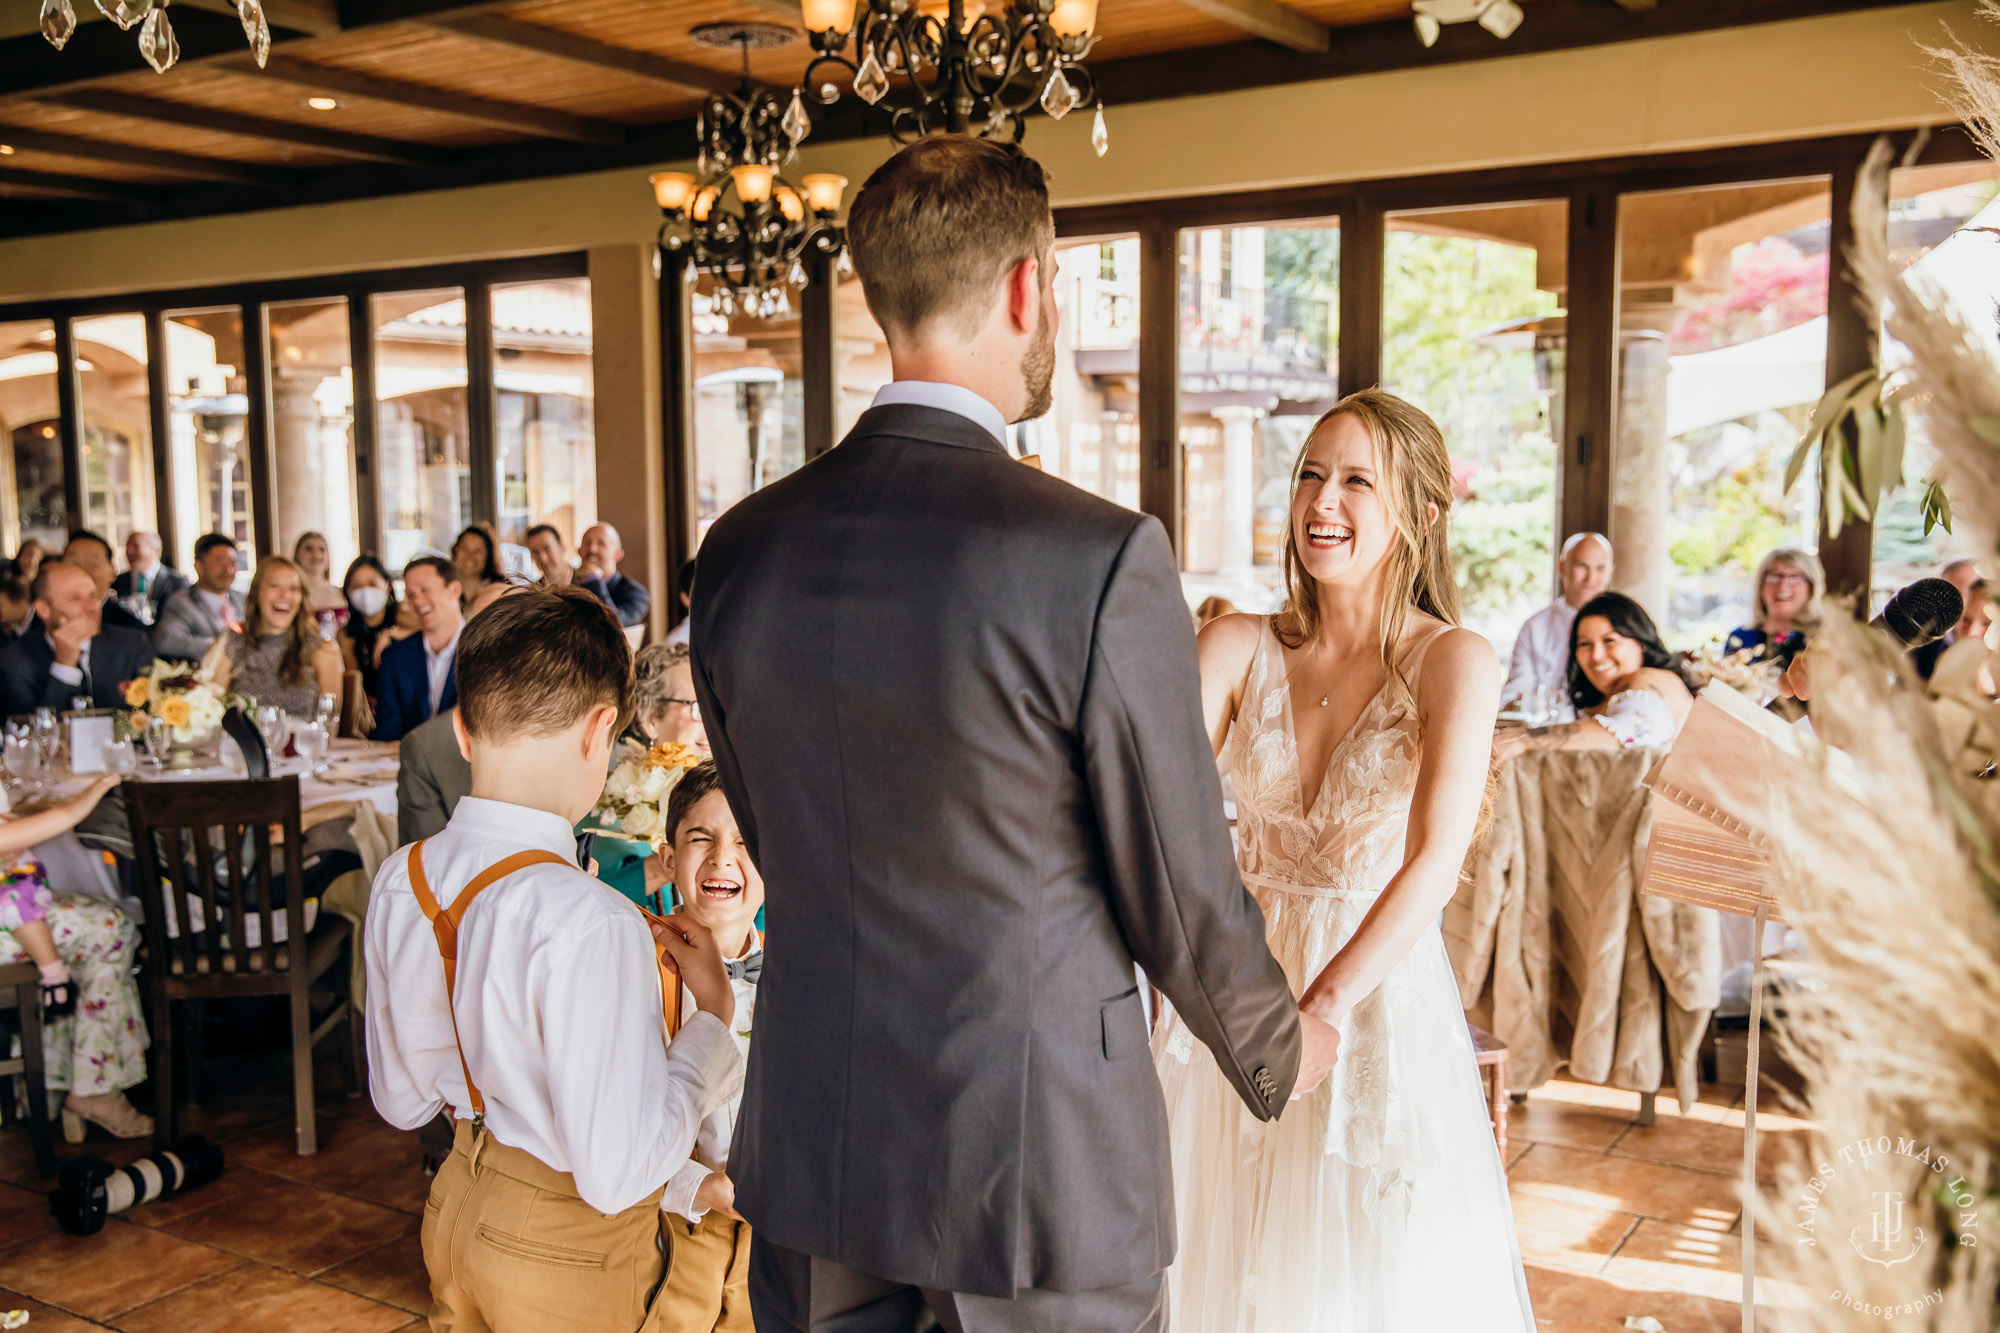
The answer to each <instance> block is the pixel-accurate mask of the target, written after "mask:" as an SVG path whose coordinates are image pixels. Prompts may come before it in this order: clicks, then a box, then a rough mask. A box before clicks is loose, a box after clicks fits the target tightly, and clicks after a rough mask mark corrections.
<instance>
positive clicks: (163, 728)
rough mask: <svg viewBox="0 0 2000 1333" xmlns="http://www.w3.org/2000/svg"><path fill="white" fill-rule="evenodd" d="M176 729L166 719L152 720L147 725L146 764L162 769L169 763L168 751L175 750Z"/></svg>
mask: <svg viewBox="0 0 2000 1333" xmlns="http://www.w3.org/2000/svg"><path fill="white" fill-rule="evenodd" d="M173 744H174V729H173V728H172V727H170V726H168V725H167V723H166V720H165V719H164V718H157V717H156V718H152V719H150V720H149V721H148V722H147V723H146V762H147V764H149V765H151V766H152V767H154V768H160V767H162V766H164V765H165V764H166V762H167V751H168V750H170V749H172V748H173Z"/></svg>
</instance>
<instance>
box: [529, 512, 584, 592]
mask: <svg viewBox="0 0 2000 1333" xmlns="http://www.w3.org/2000/svg"><path fill="white" fill-rule="evenodd" d="M528 558H529V559H530V560H533V561H534V562H535V568H536V569H537V570H538V571H539V572H540V573H541V576H542V586H543V587H544V588H560V587H563V586H565V585H566V584H568V582H569V581H570V575H571V574H572V573H573V572H574V567H573V566H572V565H571V564H570V562H569V547H567V546H565V545H563V539H562V534H561V533H560V532H557V531H556V529H555V525H554V524H552V523H537V524H535V526H534V527H532V528H529V529H528Z"/></svg>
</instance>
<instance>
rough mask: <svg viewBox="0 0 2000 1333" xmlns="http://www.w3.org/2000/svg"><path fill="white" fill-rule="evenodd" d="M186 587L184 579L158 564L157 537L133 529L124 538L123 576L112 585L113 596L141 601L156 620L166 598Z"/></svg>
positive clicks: (185, 579)
mask: <svg viewBox="0 0 2000 1333" xmlns="http://www.w3.org/2000/svg"><path fill="white" fill-rule="evenodd" d="M187 586H188V581H187V575H185V574H183V573H181V572H180V571H179V570H178V569H175V568H173V567H172V566H171V565H164V564H161V563H160V534H159V533H157V532H147V531H144V530H143V529H140V528H134V529H133V530H132V531H131V532H129V533H127V534H126V535H125V572H124V573H123V574H120V575H119V576H118V577H117V578H115V579H113V580H112V581H111V592H112V595H113V596H116V597H144V598H145V599H146V600H147V601H149V602H151V603H152V604H153V617H152V618H153V619H154V620H158V619H159V618H160V608H161V607H163V606H165V605H166V604H167V598H169V597H172V596H173V595H174V594H175V593H177V592H179V591H180V590H181V589H182V588H185V587H187Z"/></svg>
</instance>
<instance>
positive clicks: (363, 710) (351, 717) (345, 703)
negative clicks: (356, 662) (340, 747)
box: [336, 671, 375, 741]
mask: <svg viewBox="0 0 2000 1333" xmlns="http://www.w3.org/2000/svg"><path fill="white" fill-rule="evenodd" d="M374 729H375V710H374V709H373V708H370V707H369V706H368V691H366V690H365V689H363V688H362V687H361V673H360V672H359V671H349V672H347V673H346V674H344V675H343V676H341V678H340V724H339V726H338V727H337V728H336V730H337V731H338V732H339V733H340V735H341V736H342V737H343V738H345V739H347V740H363V741H365V740H367V739H368V733H369V732H370V731H372V730H374Z"/></svg>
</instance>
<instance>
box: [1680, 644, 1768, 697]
mask: <svg viewBox="0 0 2000 1333" xmlns="http://www.w3.org/2000/svg"><path fill="white" fill-rule="evenodd" d="M1688 669H1689V670H1690V671H1692V672H1693V673H1694V678H1695V684H1696V685H1726V686H1728V687H1729V688H1730V689H1732V690H1735V691H1736V692H1737V693H1738V694H1740V695H1742V696H1743V697H1744V698H1746V699H1748V700H1750V701H1751V702H1752V703H1754V704H1756V705H1757V706H1758V707H1760V708H1761V707H1763V706H1764V705H1765V704H1768V703H1770V702H1771V700H1773V699H1775V698H1777V697H1778V678H1779V677H1780V676H1782V675H1783V674H1784V666H1783V664H1781V663H1780V662H1778V661H1777V660H1776V659H1775V658H1770V657H1766V656H1764V650H1763V648H1762V646H1761V645H1760V646H1758V647H1754V648H1739V649H1737V650H1736V651H1735V652H1733V653H1726V652H1724V651H1723V650H1722V643H1721V641H1720V640H1716V639H1711V640H1709V641H1708V642H1707V643H1704V644H1703V645H1702V646H1701V647H1699V648H1697V649H1695V650H1694V652H1693V654H1692V655H1691V656H1690V657H1689V658H1688Z"/></svg>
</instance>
